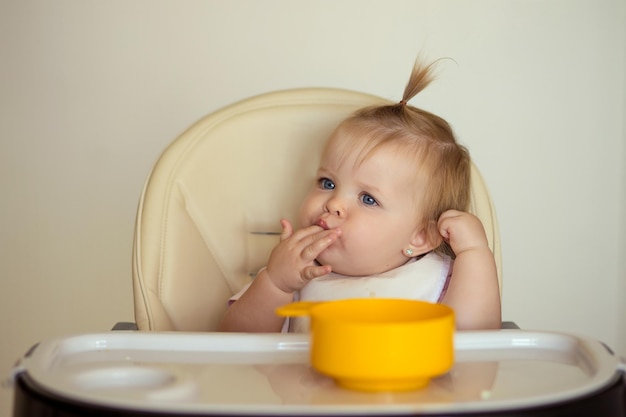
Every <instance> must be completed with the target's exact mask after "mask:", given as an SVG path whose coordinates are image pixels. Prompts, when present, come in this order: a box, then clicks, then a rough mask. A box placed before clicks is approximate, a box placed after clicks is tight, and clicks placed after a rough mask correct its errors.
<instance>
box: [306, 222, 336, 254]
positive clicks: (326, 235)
mask: <svg viewBox="0 0 626 417" xmlns="http://www.w3.org/2000/svg"><path fill="white" fill-rule="evenodd" d="M340 234H341V231H340V230H338V229H332V230H324V231H323V232H320V233H318V234H316V235H314V236H311V239H310V240H308V241H307V244H306V246H305V247H304V249H303V250H302V257H303V258H304V259H306V260H309V261H312V260H313V259H315V258H317V256H318V255H319V254H320V253H321V252H322V251H323V250H324V249H326V248H327V247H329V246H330V245H332V244H333V243H335V242H336V241H337V239H339V235H340Z"/></svg>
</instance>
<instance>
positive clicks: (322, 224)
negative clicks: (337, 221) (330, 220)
mask: <svg viewBox="0 0 626 417" xmlns="http://www.w3.org/2000/svg"><path fill="white" fill-rule="evenodd" d="M315 224H316V225H317V226H319V227H321V228H322V229H324V230H328V229H330V227H328V224H326V221H325V220H324V219H319V220H318V221H317V222H315Z"/></svg>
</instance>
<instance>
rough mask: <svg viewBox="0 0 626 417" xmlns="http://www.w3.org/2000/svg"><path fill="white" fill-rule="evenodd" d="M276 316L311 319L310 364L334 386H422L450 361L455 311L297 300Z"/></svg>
mask: <svg viewBox="0 0 626 417" xmlns="http://www.w3.org/2000/svg"><path fill="white" fill-rule="evenodd" d="M277 313H278V314H279V315H281V316H286V317H293V316H306V315H308V316H310V318H311V364H312V366H313V367H314V368H315V369H316V370H317V371H318V372H320V373H322V374H325V375H327V376H330V377H332V378H334V379H335V381H336V382H337V384H338V385H340V386H342V387H345V388H349V389H354V390H359V391H409V390H415V389H419V388H423V387H425V386H426V385H427V384H428V382H429V380H430V379H431V378H433V377H435V376H437V375H441V374H444V373H445V372H447V371H448V370H449V369H450V368H451V367H452V364H453V362H454V340H453V338H454V312H453V311H452V309H451V308H450V307H447V306H444V305H441V304H432V303H428V302H423V301H414V300H404V299H381V298H369V299H349V300H339V301H328V302H319V303H315V302H314V303H311V302H297V303H292V304H288V305H286V306H283V307H280V308H279V309H278V310H277Z"/></svg>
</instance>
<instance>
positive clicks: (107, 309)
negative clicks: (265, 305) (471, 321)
mask: <svg viewBox="0 0 626 417" xmlns="http://www.w3.org/2000/svg"><path fill="white" fill-rule="evenodd" d="M624 22H626V4H625V2H624V1H623V0H545V1H538V0H537V1H533V0H519V1H513V0H473V1H465V0H457V1H453V0H432V1H426V0H424V1H422V0H418V1H399V0H385V1H363V0H354V1H352V0H349V1H334V0H327V1H326V0H325V1H290V0H265V1H257V0H249V1H247V0H230V1H218V0H216V1H165V0H135V1H127V0H109V1H106V2H102V1H94V0H56V1H48V0H20V1H8V0H1V1H0V46H1V49H0V192H1V197H0V198H1V205H0V244H1V248H0V316H1V317H2V321H1V322H0V372H1V373H2V375H1V377H2V378H3V379H4V378H5V377H6V376H8V373H9V371H10V369H11V367H12V365H13V363H14V361H15V360H16V359H17V358H18V357H20V356H21V355H22V354H23V353H24V352H25V351H26V350H27V349H28V348H29V347H30V346H31V345H32V344H34V343H36V342H38V341H41V340H44V339H48V338H52V337H59V336H65V335H70V334H76V333H84V332H101V331H107V330H109V329H110V328H111V326H112V325H113V324H114V323H115V322H117V321H132V320H133V312H132V288H131V245H132V239H133V224H134V216H135V210H136V207H137V202H138V198H139V194H140V191H141V188H142V185H143V182H144V180H145V178H146V176H147V174H148V171H149V170H150V168H151V166H152V164H153V163H154V161H155V160H156V158H157V157H158V155H159V154H160V152H161V151H162V150H163V149H164V147H165V146H166V145H167V144H168V143H169V142H170V141H171V140H173V139H174V138H175V137H176V136H177V135H178V134H179V133H180V132H182V131H183V130H184V129H185V128H187V127H188V126H189V125H190V124H192V123H194V122H195V121H197V120H198V119H199V118H201V117H202V116H203V115H205V114H207V113H209V112H212V111H214V110H216V109H218V108H220V107H222V106H225V105H228V104H230V103H233V102H235V101H238V100H240V99H243V98H246V97H248V96H252V95H256V94H260V93H264V92H268V91H271V90H277V89H287V88H294V87H309V86H325V87H341V88H348V89H353V90H359V91H364V92H367V93H372V94H376V95H380V96H382V97H385V98H390V99H396V100H399V99H400V96H401V94H402V89H403V87H404V84H405V82H406V80H407V77H408V75H409V72H410V69H411V66H412V64H413V61H414V59H415V57H416V55H417V54H418V52H420V51H421V52H422V53H423V55H424V56H425V57H426V58H428V59H434V58H438V57H443V56H447V57H452V58H453V59H454V62H453V61H445V62H444V63H443V64H442V65H441V66H440V67H439V78H438V80H437V81H436V82H435V83H434V84H432V85H431V86H430V87H429V88H428V89H427V91H425V92H424V93H423V94H421V95H420V96H418V97H417V98H416V99H415V100H414V101H413V102H412V103H413V104H414V105H417V106H420V107H423V108H425V109H427V110H430V111H433V112H435V113H437V114H439V115H440V116H442V117H444V118H445V119H447V120H448V121H449V122H450V123H451V124H452V126H453V128H454V129H455V131H456V133H457V136H458V138H459V140H460V141H461V142H462V143H464V144H465V145H466V146H468V147H469V149H470V151H471V154H472V156H473V158H474V160H475V161H476V163H477V165H478V166H479V167H480V169H481V171H482V173H483V175H484V177H485V179H486V181H487V183H488V184H489V186H490V189H491V191H492V197H493V199H494V201H495V204H496V207H497V212H498V216H499V220H500V226H501V236H502V249H503V259H504V262H503V263H504V294H503V317H504V319H506V320H514V321H516V322H517V323H518V324H519V325H520V326H521V327H523V328H525V329H539V330H551V331H563V332H571V333H576V334H582V335H586V336H591V337H594V338H598V339H601V340H602V341H604V342H605V343H607V344H608V345H609V346H611V347H613V348H614V349H615V350H616V351H618V352H620V353H622V354H626V331H625V328H626V307H625V303H624V295H625V294H626V282H625V281H626V260H625V259H626V257H625V256H624V254H625V252H626V240H625V237H624V236H626V222H625V221H624V220H625V218H626V170H625V169H624V164H625V162H626V146H625V142H626V133H625V113H626V102H625V97H626V62H625V61H626V28H625V23H624ZM268 152H271V149H268ZM260 157H262V155H260ZM260 186H262V184H260ZM0 391H1V393H0V395H1V396H0V404H2V405H1V408H0V413H1V414H0V415H8V414H9V407H10V401H9V400H10V397H11V395H12V393H11V391H10V390H8V389H6V388H2V389H1V390H0Z"/></svg>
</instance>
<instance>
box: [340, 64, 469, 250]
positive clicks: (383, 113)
mask: <svg viewBox="0 0 626 417" xmlns="http://www.w3.org/2000/svg"><path fill="white" fill-rule="evenodd" d="M435 63H437V61H435V62H433V63H431V64H429V65H424V64H423V63H421V62H420V61H419V60H418V61H416V63H415V65H414V67H413V71H412V72H411V76H410V78H409V81H408V83H407V85H406V87H405V89H404V94H403V96H402V100H401V101H400V102H399V103H396V104H389V105H382V106H374V107H366V108H363V109H360V110H357V111H356V112H355V113H354V114H352V115H351V116H350V117H348V118H347V119H345V120H344V121H343V122H342V123H341V124H340V125H339V127H338V128H337V130H336V132H335V134H334V135H333V136H337V135H339V136H341V137H345V138H348V140H346V141H342V143H341V144H338V145H339V148H335V150H336V151H338V152H339V154H340V155H339V157H342V156H341V154H343V155H344V157H345V155H347V154H348V153H350V152H352V151H354V150H355V149H360V155H359V156H358V157H357V163H361V162H362V161H363V160H365V159H367V158H368V156H369V155H370V154H371V153H372V152H374V151H375V150H377V149H379V148H380V147H382V146H389V145H393V146H398V147H400V148H401V150H402V152H407V155H409V156H411V157H414V158H415V166H416V176H421V175H425V176H424V177H422V178H425V179H426V181H425V182H426V188H425V189H424V190H423V194H422V195H423V201H422V203H423V205H422V212H421V216H422V219H420V220H421V222H422V226H423V227H424V228H425V229H426V232H427V236H428V238H429V239H430V240H431V242H436V241H438V240H439V239H440V238H439V232H438V230H437V227H436V225H437V220H438V219H439V217H440V216H441V214H442V213H443V212H444V211H446V210H450V209H455V210H461V211H467V209H468V207H469V203H470V169H471V164H470V157H469V152H468V151H467V149H466V148H465V147H463V146H462V145H460V144H458V143H457V141H456V139H455V137H454V133H453V132H452V128H451V127H450V125H449V124H448V122H446V121H445V120H444V119H442V118H441V117H439V116H437V115H435V114H432V113H429V112H427V111H425V110H422V109H419V108H417V107H413V106H410V105H408V104H407V103H408V102H409V101H410V100H411V99H412V98H413V97H415V96H416V95H417V94H418V93H420V92H421V91H422V90H424V88H426V87H427V86H428V85H429V84H430V82H431V81H432V80H433V65H434V64H435ZM435 251H436V252H439V253H446V254H448V255H451V256H454V253H453V252H452V250H451V249H450V247H449V246H448V245H447V244H446V243H445V242H442V243H441V245H439V247H437V248H436V249H435Z"/></svg>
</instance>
